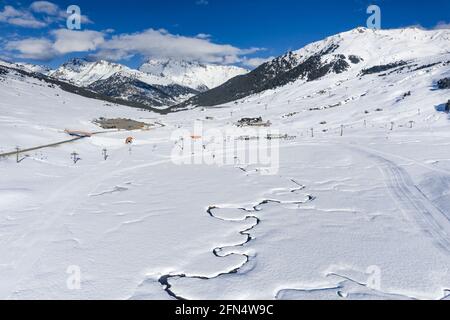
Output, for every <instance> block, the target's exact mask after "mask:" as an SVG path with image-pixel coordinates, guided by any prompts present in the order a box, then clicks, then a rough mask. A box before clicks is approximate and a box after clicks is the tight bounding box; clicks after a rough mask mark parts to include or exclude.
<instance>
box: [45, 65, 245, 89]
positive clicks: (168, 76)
mask: <svg viewBox="0 0 450 320" xmlns="http://www.w3.org/2000/svg"><path fill="white" fill-rule="evenodd" d="M247 72H248V71H247V70H245V69H242V68H239V67H235V66H219V65H209V64H200V63H195V62H186V61H172V60H168V61H160V60H150V61H148V62H147V63H145V64H143V65H142V66H141V68H140V70H134V69H131V68H128V67H126V66H124V65H121V64H118V63H112V62H108V61H104V60H99V61H87V60H83V59H73V60H71V61H69V62H67V63H65V64H63V65H62V66H61V67H59V68H58V69H57V70H55V71H52V72H51V73H50V75H51V76H53V77H55V78H57V79H60V80H65V81H69V82H71V83H74V84H76V85H78V86H82V87H87V86H89V85H90V84H92V83H94V82H96V81H98V80H105V79H108V78H110V77H111V76H113V75H115V74H121V75H123V76H128V77H133V78H137V79H139V80H141V81H143V82H145V83H147V84H150V85H164V86H167V85H171V84H178V85H181V86H185V87H188V88H192V89H195V90H201V91H204V90H206V89H208V88H209V89H212V88H214V87H217V86H219V85H221V84H223V83H224V82H226V81H227V80H229V79H231V78H233V77H235V76H237V75H241V74H245V73H247Z"/></svg>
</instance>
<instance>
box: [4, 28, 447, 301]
mask: <svg viewBox="0 0 450 320" xmlns="http://www.w3.org/2000/svg"><path fill="white" fill-rule="evenodd" d="M354 32H355V34H356V33H357V32H358V31H357V30H356V31H354ZM405 32H410V31H409V30H407V31H405ZM411 32H412V31H411ZM414 32H416V33H415V36H416V37H417V38H418V39H421V37H422V36H423V33H422V32H421V31H414ZM380 34H381V36H382V37H383V38H384V37H385V34H383V33H380ZM390 35H391V36H392V34H390ZM394 35H395V34H394ZM347 36H348V35H347ZM433 36H434V35H433ZM442 36H444V35H442ZM344 37H345V35H344ZM349 37H350V38H351V41H355V40H354V39H353V38H352V36H349ZM368 37H371V36H368ZM386 37H387V36H386ZM412 37H414V35H413V36H412V35H409V36H407V37H405V40H404V42H403V43H402V42H401V41H400V40H398V39H397V42H396V43H398V47H394V46H392V47H390V48H391V52H390V54H391V55H386V56H385V57H388V56H390V57H391V60H388V59H387V58H385V59H384V60H383V62H385V63H389V62H392V61H397V60H398V59H415V62H416V63H417V64H418V65H419V66H420V65H428V64H433V63H436V62H440V64H437V65H434V66H431V67H428V68H424V69H421V70H417V71H412V70H407V69H406V70H401V71H399V72H398V73H393V74H390V75H386V76H384V77H380V76H379V75H378V74H374V75H367V76H364V77H358V74H359V71H360V70H356V69H355V70H351V71H348V72H346V73H342V74H339V75H331V76H329V77H324V78H323V79H321V80H319V81H314V82H309V83H304V82H302V81H298V82H296V83H292V84H290V85H287V86H285V87H282V88H279V89H276V90H271V91H267V92H264V93H262V94H258V95H255V96H252V97H249V98H246V99H244V100H242V101H239V102H238V103H236V104H235V103H231V104H228V105H226V106H222V107H221V108H213V109H194V110H189V111H185V112H180V113H173V114H169V115H167V116H161V115H156V114H153V113H149V112H145V111H139V110H135V109H130V108H126V107H121V106H111V105H107V104H105V103H102V102H101V101H95V100H89V99H85V98H82V97H78V96H75V95H72V94H69V93H66V92H64V91H62V90H60V89H58V88H50V87H48V86H47V84H45V83H41V82H39V81H37V80H33V79H28V78H22V77H18V76H14V75H7V76H6V78H5V79H4V80H0V81H1V82H0V97H1V100H0V130H1V135H0V150H1V151H0V153H1V152H8V151H13V150H14V149H15V148H16V146H19V147H21V148H27V147H33V146H36V145H41V144H48V143H52V142H57V141H62V140H65V139H67V137H66V136H65V134H64V132H63V131H64V129H77V130H88V131H101V129H99V128H98V127H96V126H95V125H94V124H93V123H92V120H93V119H95V118H99V117H105V118H117V117H125V118H133V119H135V120H140V121H146V122H160V123H162V124H164V125H165V127H158V128H155V129H154V130H150V131H136V132H132V133H130V132H108V133H105V134H100V135H96V136H93V137H92V138H89V139H84V140H79V141H77V142H74V143H71V144H63V145H61V146H58V147H55V148H47V149H41V150H38V151H33V152H30V153H28V155H29V157H27V158H25V159H24V160H23V161H21V162H20V163H16V159H15V157H9V158H0V177H1V179H0V298H8V299H38V298H44V299H52V298H59V299H61V298H62V299H174V298H185V299H222V298H223V299H318V298H320V299H443V298H445V297H446V296H448V295H449V294H450V291H449V290H450V272H449V266H450V204H449V203H450V202H449V200H450V140H449V139H450V130H449V128H450V127H449V126H450V122H449V121H450V120H449V117H448V114H446V113H444V112H441V111H439V110H440V109H441V106H442V104H443V103H444V102H446V101H447V100H448V98H450V97H449V91H445V90H436V88H435V83H436V81H437V80H439V79H442V78H444V77H448V76H450V72H449V65H448V64H445V62H446V61H449V60H450V54H449V53H448V52H446V51H448V50H447V49H446V48H448V46H447V47H445V46H444V45H442V44H441V42H439V43H440V44H438V45H436V46H434V47H433V48H434V49H429V48H430V47H427V48H428V49H427V50H425V52H418V51H417V48H422V47H423V46H424V44H423V43H421V42H420V40H418V43H417V44H416V45H415V46H414V45H413V41H410V40H411V39H413V38H412ZM426 39H428V40H423V41H425V42H427V43H434V42H433V41H431V40H429V38H426ZM371 41H373V42H376V41H379V40H377V39H371V40H368V43H370V42H371ZM405 43H407V44H408V45H410V46H412V47H413V49H411V52H410V53H408V54H407V53H403V54H400V53H399V52H400V51H399V49H398V48H400V46H402V45H405ZM341 48H344V46H342V47H341ZM355 48H358V46H357V45H355V46H353V47H352V48H351V50H350V49H348V48H347V49H346V53H347V54H348V51H349V50H350V51H353V50H355ZM414 49H415V51H414ZM396 50H397V51H396ZM396 52H397V53H396ZM351 53H354V54H358V55H359V56H361V57H362V58H364V66H360V68H363V67H370V66H373V65H377V64H380V62H381V60H380V59H378V57H379V54H380V53H379V52H378V51H376V50H367V53H364V52H351ZM375 58H377V59H378V60H376V59H375ZM442 62H443V63H442ZM409 91H411V96H406V97H403V95H404V93H406V92H409ZM327 106H334V107H327ZM321 107H327V108H321ZM377 109H378V110H379V111H376V110H377ZM258 116H262V117H263V119H264V120H270V121H271V122H272V128H273V129H277V130H279V131H280V132H281V133H282V134H288V135H290V136H295V137H296V138H295V139H293V140H286V141H284V140H282V141H280V148H279V153H280V154H279V160H280V168H279V171H278V173H277V174H276V175H262V174H260V172H259V170H258V166H257V165H249V166H245V165H244V164H239V165H225V166H214V165H206V164H199V165H176V164H174V163H173V161H172V157H171V155H172V152H173V150H174V148H177V146H176V145H175V144H174V141H172V140H171V136H172V134H173V132H174V131H176V130H178V129H180V128H182V129H191V128H192V127H193V126H194V121H195V120H199V119H200V120H202V121H203V126H204V128H205V129H215V130H219V131H220V132H225V131H226V130H228V129H230V128H232V127H234V123H235V122H236V121H238V120H239V119H241V118H243V117H258ZM206 117H208V118H209V119H212V120H206ZM341 126H343V127H341ZM311 128H314V137H312V135H311ZM342 128H343V136H341V130H342ZM391 129H392V130H391ZM130 135H132V136H133V137H134V138H135V144H133V145H132V146H131V147H129V146H126V145H125V144H124V140H125V138H126V137H128V136H130ZM104 148H106V149H107V150H108V154H109V158H108V159H107V160H106V161H105V160H104V159H103V156H102V150H103V149H104ZM210 148H212V147H210V146H208V148H207V150H206V151H209V150H208V149H210ZM74 151H76V152H77V153H78V154H79V156H80V158H81V160H80V161H78V162H77V163H76V164H74V163H73V161H72V160H71V153H73V152H74ZM70 266H78V267H79V268H80V271H81V288H80V289H79V290H70V289H69V288H68V286H67V280H68V278H69V276H70V274H68V273H67V272H66V271H67V269H68V268H69V267H70Z"/></svg>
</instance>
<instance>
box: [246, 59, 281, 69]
mask: <svg viewBox="0 0 450 320" xmlns="http://www.w3.org/2000/svg"><path fill="white" fill-rule="evenodd" d="M273 59H275V57H268V58H243V59H242V64H243V65H245V66H247V67H250V68H256V67H259V66H260V65H262V64H263V63H266V62H268V61H271V60H273Z"/></svg>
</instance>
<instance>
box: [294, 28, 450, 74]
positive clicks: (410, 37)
mask: <svg viewBox="0 0 450 320" xmlns="http://www.w3.org/2000/svg"><path fill="white" fill-rule="evenodd" d="M449 41H450V30H449V29H447V30H446V29H442V30H424V29H420V28H415V27H412V28H403V29H386V30H372V29H367V28H363V27H359V28H356V29H353V30H350V31H347V32H343V33H340V34H337V35H334V36H331V37H328V38H326V39H324V40H321V41H318V42H314V43H312V44H310V45H308V46H306V47H304V48H302V49H300V50H297V51H294V52H293V54H294V55H296V56H297V57H298V60H299V62H302V61H303V60H304V59H307V58H308V57H309V56H311V55H313V54H317V53H319V52H321V51H323V50H327V49H328V50H329V52H328V53H329V54H331V53H332V54H334V55H339V54H343V55H345V56H347V57H348V56H350V55H353V56H358V57H360V58H362V59H363V61H364V62H365V63H363V64H361V65H360V67H364V66H367V65H377V64H387V63H392V62H396V61H401V60H404V61H407V60H414V59H416V58H423V57H426V56H435V55H436V54H445V53H448V52H449V51H450V47H449Z"/></svg>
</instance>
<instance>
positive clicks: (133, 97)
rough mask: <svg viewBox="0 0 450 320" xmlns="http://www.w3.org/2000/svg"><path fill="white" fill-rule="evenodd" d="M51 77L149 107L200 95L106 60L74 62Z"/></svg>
mask: <svg viewBox="0 0 450 320" xmlns="http://www.w3.org/2000/svg"><path fill="white" fill-rule="evenodd" d="M50 76H51V77H53V78H56V79H59V80H62V81H67V82H70V83H72V84H75V85H77V86H80V87H86V88H89V89H91V90H94V91H96V92H99V93H101V94H104V95H107V96H111V97H114V98H120V99H125V100H129V101H133V102H138V103H143V104H145V105H147V106H150V107H166V108H167V107H169V106H171V105H174V104H177V103H180V102H182V101H184V100H186V99H188V98H190V97H192V96H194V95H196V94H198V93H199V92H198V91H196V90H194V89H191V88H190V87H185V86H181V85H178V84H176V83H174V82H173V81H171V80H170V79H167V78H164V77H160V76H155V75H149V74H146V73H143V72H140V71H138V70H134V69H131V68H128V67H126V66H124V65H121V64H118V63H113V62H108V61H104V60H99V61H88V60H86V59H72V60H70V61H68V62H67V63H65V64H63V65H62V66H61V67H59V68H58V69H57V70H55V71H53V72H51V73H50Z"/></svg>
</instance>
